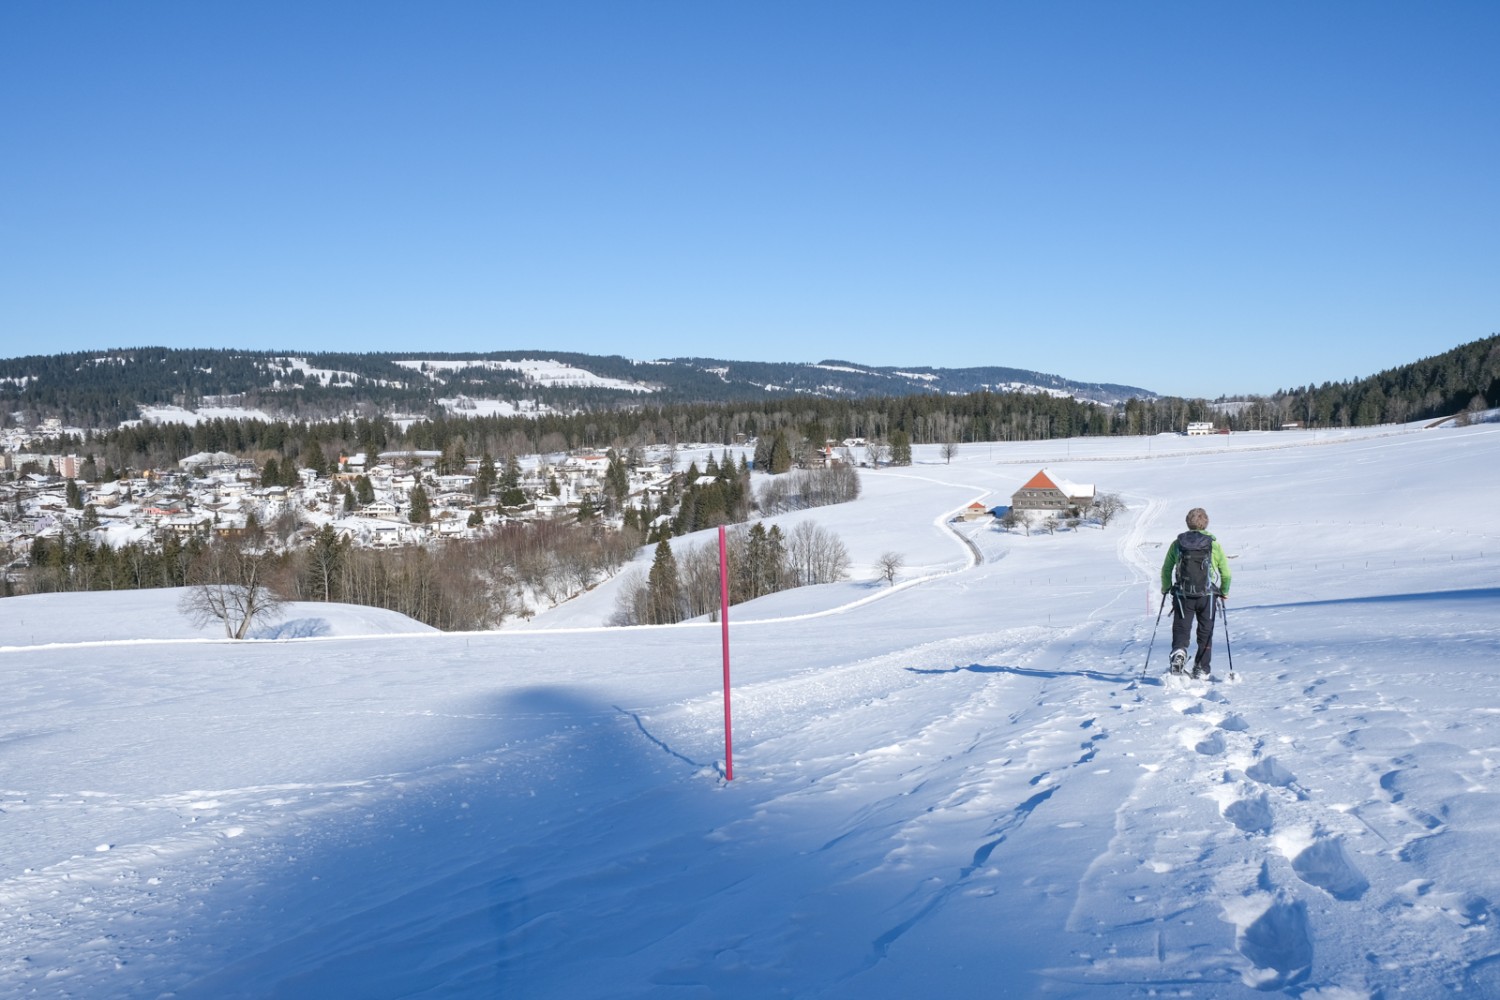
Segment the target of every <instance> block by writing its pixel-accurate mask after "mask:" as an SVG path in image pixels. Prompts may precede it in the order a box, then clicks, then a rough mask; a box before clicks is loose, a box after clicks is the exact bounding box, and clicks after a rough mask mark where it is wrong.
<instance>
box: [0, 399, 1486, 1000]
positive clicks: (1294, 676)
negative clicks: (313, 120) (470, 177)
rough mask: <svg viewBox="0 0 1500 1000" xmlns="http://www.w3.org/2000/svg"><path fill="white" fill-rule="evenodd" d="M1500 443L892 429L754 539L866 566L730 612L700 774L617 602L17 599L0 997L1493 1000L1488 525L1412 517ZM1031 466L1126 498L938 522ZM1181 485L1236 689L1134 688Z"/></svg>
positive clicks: (1157, 650)
mask: <svg viewBox="0 0 1500 1000" xmlns="http://www.w3.org/2000/svg"><path fill="white" fill-rule="evenodd" d="M1497 457H1500V426H1497V425H1495V424H1481V425H1476V426H1472V427H1452V426H1447V427H1442V428H1435V429H1422V428H1421V427H1420V426H1419V425H1409V426H1405V427H1397V428H1389V427H1388V428H1382V429H1379V430H1369V431H1364V430H1342V431H1291V432H1285V433H1279V434H1242V435H1234V436H1233V437H1229V438H1197V439H1188V438H1180V437H1171V438H1156V437H1149V438H1146V437H1134V438H1092V439H1073V440H1069V441H1051V442H1033V443H1019V444H1000V443H996V444H993V445H991V444H976V445H965V446H964V448H963V449H961V451H960V453H959V455H958V456H957V458H955V459H954V461H953V462H952V464H951V465H949V464H944V463H943V462H942V461H941V459H939V457H938V455H937V450H936V448H922V447H919V448H918V449H917V450H916V458H917V464H916V465H914V466H912V467H910V468H905V469H888V470H882V471H879V472H868V471H866V472H863V473H862V476H863V478H864V489H863V491H862V494H861V497H860V499H859V500H858V501H856V502H855V503H854V504H852V505H847V506H845V507H829V508H820V509H818V510H814V511H805V512H801V513H799V514H796V515H785V516H784V517H783V518H781V519H780V520H781V521H782V523H784V524H790V523H792V522H793V521H795V519H798V518H813V519H817V520H820V521H822V522H823V523H826V524H828V525H829V526H830V527H832V528H834V529H835V530H837V531H839V533H840V534H841V536H842V537H843V538H844V539H845V541H846V542H847V543H848V545H849V548H850V550H851V555H852V557H853V564H854V566H855V572H856V576H857V577H858V578H857V579H855V580H851V581H850V582H848V583H845V584H840V585H835V586H833V587H830V588H827V589H819V590H816V591H812V592H792V593H789V594H780V595H776V596H774V597H772V598H767V599H764V600H762V601H759V602H752V603H751V604H749V605H745V606H741V607H737V608H735V609H734V610H733V611H732V612H731V616H730V620H731V627H730V633H731V644H732V651H733V657H734V660H733V666H732V674H733V680H734V688H733V719H734V755H733V772H734V775H733V780H732V781H725V780H724V771H725V754H724V744H723V741H722V724H723V719H724V703H723V699H722V694H721V689H720V684H721V677H722V664H721V658H720V630H719V626H718V625H716V624H712V623H700V624H687V625H680V626H668V627H659V628H638V629H628V630H621V629H605V628H598V627H594V626H595V625H596V623H597V622H598V621H601V620H602V619H603V617H604V616H605V615H606V614H607V609H608V607H609V604H610V601H611V595H610V594H609V593H608V592H607V590H606V589H605V588H600V589H599V591H596V592H595V593H593V594H590V595H588V596H586V597H584V598H581V599H579V601H577V602H575V603H573V604H570V605H565V606H564V607H563V608H560V609H558V610H557V611H556V612H551V613H549V614H546V615H542V616H540V617H539V618H538V619H537V620H536V621H535V622H533V623H532V624H531V625H530V626H528V627H527V628H524V629H516V630H506V631H503V632H500V633H475V634H433V633H419V632H417V631H415V630H413V631H412V632H410V633H405V634H402V633H393V632H391V631H389V630H384V631H382V633H381V634H372V635H369V636H356V635H351V634H348V633H344V632H341V631H339V632H336V633H335V634H331V635H328V636H326V637H323V638H311V639H289V640H286V641H255V642H246V643H239V644H231V643H225V642H210V641H191V640H190V641H180V640H177V641H154V640H155V639H156V638H157V637H162V638H163V639H167V638H173V637H176V636H177V635H178V632H177V631H176V629H177V626H176V625H175V624H173V623H172V618H173V616H174V614H175V612H174V611H173V610H172V607H171V602H172V595H170V594H163V595H161V597H160V600H161V601H163V602H164V603H163V604H162V605H161V606H159V607H157V608H156V609H155V610H154V611H153V610H152V609H150V608H147V607H144V606H131V607H129V608H126V606H125V605H124V604H122V603H120V601H119V596H118V595H111V594H91V595H73V596H72V597H71V600H72V601H73V602H74V603H71V604H69V605H67V606H66V607H65V608H62V610H60V611H56V612H51V611H46V610H45V607H46V602H47V601H50V600H52V599H51V598H39V599H36V603H33V604H29V605H27V608H28V612H27V613H28V614H29V615H39V616H44V617H45V618H46V620H48V621H49V622H52V623H54V624H53V625H52V626H49V628H47V629H46V630H45V631H46V632H47V635H46V638H45V640H44V639H43V638H42V637H37V638H36V639H31V638H28V637H27V636H26V635H25V634H24V633H18V632H17V631H16V630H9V631H8V632H7V636H6V638H5V640H4V641H5V642H6V643H8V645H5V646H4V647H0V669H3V670H4V671H5V676H6V678H7V693H8V697H7V699H6V703H5V706H4V708H3V709H0V720H3V729H0V734H3V735H0V748H3V750H4V753H5V760H6V771H5V773H6V777H5V781H4V785H3V788H0V810H3V813H0V820H3V822H0V907H3V912H4V913H5V915H6V918H5V920H4V921H3V922H0V988H3V989H4V990H5V991H6V992H7V993H8V994H10V995H29V994H41V993H46V994H49V995H74V996H102V995H108V996H115V997H158V996H162V995H171V996H174V997H179V998H189V997H215V998H219V997H240V996H243V997H265V996H277V997H307V998H314V997H326V996H334V995H339V996H361V997H401V996H415V995H444V996H461V997H493V996H527V997H545V998H551V997H555V998H569V1000H572V998H579V997H640V998H645V997H661V996H684V997H686V996H698V997H746V998H750V997H757V998H758V997H765V996H778V995H781V996H818V997H839V998H845V997H847V998H861V1000H867V998H892V1000H896V998H910V997H915V996H985V995H1013V996H1048V997H1065V998H1085V997H1125V996H1152V995H1155V996H1165V995H1176V996H1182V995H1192V996H1200V997H1249V996H1257V995H1264V993H1266V992H1272V993H1281V994H1283V995H1286V996H1295V997H1301V998H1312V997H1320V998H1325V1000H1326V998H1340V1000H1349V998H1376V997H1393V996H1404V997H1418V998H1428V997H1434V998H1435V997H1440V996H1447V995H1450V994H1451V993H1454V992H1459V991H1463V992H1465V993H1467V994H1468V995H1474V996H1488V995H1496V994H1497V993H1500V941H1497V940H1496V939H1495V930H1494V927H1495V923H1496V920H1497V912H1496V908H1495V902H1494V901H1495V900H1497V899H1500V875H1497V874H1496V873H1495V871H1494V870H1493V866H1490V865H1487V864H1485V863H1483V859H1485V858H1488V857H1489V856H1490V854H1491V853H1492V845H1493V842H1494V838H1495V835H1496V832H1497V828H1500V795H1497V784H1496V781H1497V772H1496V767H1497V764H1496V761H1495V747H1496V746H1497V744H1500V715H1497V713H1496V712H1495V711H1494V710H1493V709H1492V708H1490V707H1488V706H1494V705H1497V704H1500V671H1497V668H1496V664H1497V662H1500V655H1497V654H1500V590H1497V589H1496V587H1495V584H1494V581H1495V576H1496V559H1497V558H1500V529H1496V528H1495V527H1494V526H1493V525H1492V524H1490V523H1489V522H1488V521H1486V520H1484V519H1482V518H1481V519H1477V520H1476V519H1471V518H1467V517H1466V516H1465V515H1464V514H1463V512H1462V511H1460V512H1458V513H1457V514H1455V513H1454V512H1453V510H1451V509H1450V507H1449V505H1446V504H1443V503H1438V502H1435V501H1434V498H1437V497H1450V496H1462V497H1465V498H1468V499H1469V500H1470V501H1472V503H1471V504H1469V505H1467V506H1473V507H1476V508H1483V507H1484V504H1483V501H1484V499H1485V498H1492V497H1496V496H1500V461H1497V460H1496V459H1497ZM1041 466H1047V467H1049V468H1051V469H1053V470H1054V471H1055V472H1057V473H1058V474H1059V475H1061V476H1064V477H1066V478H1068V479H1070V480H1073V481H1075V482H1081V483H1094V484H1096V485H1097V486H1098V487H1099V488H1101V489H1105V490H1111V491H1116V492H1119V493H1121V494H1123V495H1124V496H1125V498H1126V499H1127V501H1128V503H1129V505H1130V506H1129V510H1128V511H1127V513H1126V514H1124V515H1122V516H1121V518H1120V519H1119V520H1118V521H1116V522H1115V523H1114V524H1112V525H1111V526H1110V527H1108V528H1107V529H1103V530H1101V529H1097V528H1087V529H1084V530H1080V531H1076V532H1068V531H1063V532H1059V533H1057V534H1055V535H1048V534H1035V535H1032V536H1031V537H1026V536H1024V535H1020V534H1007V533H1004V532H1001V531H999V530H997V529H996V528H995V527H994V526H993V525H991V524H988V523H985V522H975V523H972V524H967V525H953V524H951V523H950V517H951V515H952V514H953V513H954V512H956V511H958V510H960V509H962V508H963V507H964V506H965V505H967V504H969V503H970V502H971V501H974V500H979V501H981V502H984V503H986V504H998V503H1004V502H1005V501H1006V499H1007V498H1008V496H1009V494H1010V492H1011V491H1012V490H1014V489H1015V488H1017V487H1018V486H1019V484H1020V483H1022V482H1024V481H1025V480H1026V479H1027V478H1028V477H1029V476H1031V475H1032V474H1033V473H1034V472H1035V471H1036V469H1037V468H1039V467H1041ZM1194 505H1202V506H1204V507H1206V508H1207V509H1208V511H1209V513H1210V515H1211V517H1212V525H1211V528H1210V530H1212V531H1215V532H1216V533H1217V534H1218V535H1219V537H1220V538H1221V539H1222V540H1223V543H1224V546H1225V548H1226V550H1227V551H1228V553H1229V554H1230V556H1231V565H1232V567H1233V571H1234V579H1233V583H1232V587H1231V595H1230V601H1229V604H1228V619H1227V624H1228V629H1229V638H1230V639H1231V640H1232V655H1233V666H1234V668H1235V671H1236V674H1237V680H1236V681H1234V682H1230V681H1229V680H1228V679H1227V674H1228V667H1229V656H1228V655H1227V654H1228V652H1229V650H1226V648H1225V646H1224V644H1223V642H1222V639H1223V635H1222V626H1221V635H1220V644H1219V645H1218V647H1217V650H1216V653H1215V665H1216V673H1217V674H1218V675H1219V678H1220V679H1219V680H1218V682H1216V683H1214V684H1211V685H1210V684H1185V683H1182V682H1177V681H1171V682H1164V680H1163V679H1162V678H1161V677H1160V676H1159V675H1158V674H1157V670H1158V669H1159V668H1160V667H1162V666H1163V665H1164V664H1165V656H1166V647H1167V643H1166V640H1165V633H1166V630H1167V627H1168V623H1167V622H1166V621H1162V623H1161V628H1160V631H1159V632H1157V631H1155V627H1154V622H1155V621H1156V615H1157V611H1158V608H1159V607H1160V605H1159V597H1158V593H1157V584H1158V580H1157V574H1158V569H1159V566H1160V562H1161V558H1162V552H1163V548H1162V546H1163V545H1164V544H1165V543H1167V542H1169V541H1170V540H1171V538H1172V537H1173V536H1174V535H1175V534H1176V533H1177V532H1178V531H1179V530H1181V525H1182V516H1183V513H1184V512H1185V511H1186V510H1187V509H1188V508H1189V507H1191V506H1194ZM891 550H894V551H898V552H900V553H901V554H902V555H903V556H904V557H905V569H904V570H903V572H902V574H901V575H900V577H899V578H898V580H897V585H896V586H895V587H888V586H883V585H881V584H879V583H878V582H877V581H876V580H875V579H874V577H875V573H874V570H873V563H874V562H875V559H876V558H877V557H878V556H879V555H880V554H881V553H882V552H885V551H891ZM140 599H143V600H144V599H146V598H145V597H144V595H141V596H140ZM298 614H299V616H301V617H307V616H308V615H307V614H305V613H304V612H302V611H299V613H298ZM336 614H338V612H335V611H333V610H332V609H330V611H329V615H330V620H333V616H334V615H336ZM68 620H73V621H80V622H88V623H89V625H88V629H87V631H86V632H84V633H83V634H82V636H81V637H82V638H88V639H90V640H95V639H97V638H98V637H101V636H104V635H111V636H114V637H115V640H116V641H114V642H112V643H111V642H104V643H100V642H97V641H91V642H88V643H83V644H78V645H69V644H67V643H62V644H58V643H57V642H56V641H55V640H56V639H57V636H56V635H55V634H54V633H55V632H56V631H60V630H61V629H60V628H59V626H58V625H57V624H56V623H59V622H62V623H65V622H66V621H68ZM64 627H65V626H64ZM372 631H373V630H372ZM1153 635H1154V641H1153ZM43 641H45V642H47V643H49V644H47V645H42V644H41V643H42V642H43ZM33 643H36V644H33ZM1148 651H1149V652H1150V655H1151V671H1150V672H1149V673H1146V674H1145V675H1144V676H1143V667H1144V665H1145V663H1146V660H1147V656H1148Z"/></svg>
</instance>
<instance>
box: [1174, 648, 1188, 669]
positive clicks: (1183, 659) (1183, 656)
mask: <svg viewBox="0 0 1500 1000" xmlns="http://www.w3.org/2000/svg"><path fill="white" fill-rule="evenodd" d="M1171 663H1172V673H1174V674H1180V673H1182V667H1183V665H1184V664H1185V663H1187V650H1185V649H1174V650H1172V659H1171Z"/></svg>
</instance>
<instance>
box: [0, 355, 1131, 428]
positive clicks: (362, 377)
mask: <svg viewBox="0 0 1500 1000" xmlns="http://www.w3.org/2000/svg"><path fill="white" fill-rule="evenodd" d="M983 391H990V392H1000V393H1017V392H1019V393H1046V394H1048V395H1053V396H1062V397H1071V398H1075V399H1080V400H1086V401H1090V402H1096V403H1101V404H1105V405H1113V404H1116V403H1120V402H1123V401H1125V400H1127V399H1130V398H1137V399H1154V398H1157V397H1156V393H1153V392H1151V391H1150V390H1147V389H1143V388H1140V387H1137V386H1127V385H1115V384H1110V383H1096V382H1079V381H1075V380H1072V379H1067V378H1064V377H1063V376H1060V375H1052V374H1047V373H1044V372H1035V371H1028V370H1026V369H1021V368H1008V367H1002V366H993V367H979V368H935V367H930V366H926V365H911V366H875V365H864V364H860V363H858V362H853V361H844V360H825V361H820V362H817V363H804V362H765V361H732V360H724V359H718V358H700V357H687V358H667V359H658V360H633V359H629V358H625V357H622V356H619V355H592V354H579V353H575V352H569V351H554V350H543V349H528V350H509V351H491V352H462V353H450V352H441V351H409V352H378V353H368V354H356V353H332V352H308V351H294V350H234V349H223V350H211V349H185V348H166V347H138V348H111V349H108V350H100V351H75V352H71V353H67V354H55V355H32V356H29V357H23V358H10V359H0V406H3V407H4V408H5V410H6V411H7V412H17V411H23V412H25V413H27V414H28V416H29V417H32V418H46V417H57V418H60V419H62V420H63V421H64V422H67V423H70V424H78V425H82V426H94V427H98V426H108V425H112V424H118V423H119V422H121V421H126V420H133V419H136V418H138V417H139V416H140V415H141V412H142V410H143V408H150V407H162V406H177V407H187V408H199V407H202V406H204V405H212V404H214V403H220V402H223V403H229V402H233V403H234V404H236V405H242V406H250V407H253V408H255V409H257V410H259V411H262V412H265V413H267V414H273V415H276V416H283V417H292V418H300V417H310V416H322V415H327V414H329V413H332V412H338V411H348V410H349V409H350V408H351V407H353V406H355V405H358V404H366V403H367V404H372V405H375V406H377V407H379V408H380V409H381V410H382V411H385V412H398V411H399V412H408V413H424V412H430V411H432V410H433V409H434V408H435V407H444V408H448V409H454V408H457V409H460V410H461V409H463V402H462V401H465V400H492V401H502V402H508V403H509V404H510V405H513V406H515V407H517V408H520V407H521V406H522V404H523V403H524V404H528V405H531V406H533V407H541V408H547V409H574V410H576V409H613V408H616V407H618V406H621V405H637V404H639V403H640V402H642V401H644V400H647V399H649V400H650V401H651V402H654V403H661V404H669V403H699V402H701V403H713V402H726V401H742V400H759V399H767V398H777V397H782V396H787V397H792V396H819V397H824V398H865V397H874V396H909V395H913V394H925V393H933V394H940V395H965V394H968V393H974V392H983ZM454 400H459V401H460V402H459V403H458V405H457V406H456V407H455V406H454V405H452V403H453V401H454ZM444 401H446V402H444Z"/></svg>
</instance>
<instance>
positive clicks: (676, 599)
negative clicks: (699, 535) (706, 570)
mask: <svg viewBox="0 0 1500 1000" xmlns="http://www.w3.org/2000/svg"><path fill="white" fill-rule="evenodd" d="M681 620H682V584H681V583H680V582H679V580H678V577H677V559H676V557H674V556H673V555H672V546H671V545H670V544H668V542H667V540H666V539H665V538H663V539H662V540H661V541H660V542H658V543H657V544H656V555H655V557H654V558H653V559H652V560H651V570H650V572H649V573H648V574H647V575H646V624H648V625H671V624H673V623H674V622H679V621H681Z"/></svg>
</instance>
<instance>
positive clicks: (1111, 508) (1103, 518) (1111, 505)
mask: <svg viewBox="0 0 1500 1000" xmlns="http://www.w3.org/2000/svg"><path fill="white" fill-rule="evenodd" d="M1124 509H1125V501H1124V500H1123V499H1122V498H1121V497H1120V494H1118V493H1100V494H1099V495H1098V496H1096V497H1094V504H1093V513H1094V516H1095V517H1097V518H1098V519H1099V523H1100V524H1101V525H1105V526H1108V525H1109V522H1110V521H1113V520H1114V519H1115V517H1116V516H1117V515H1118V514H1119V513H1120V512H1121V511H1123V510H1124Z"/></svg>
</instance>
